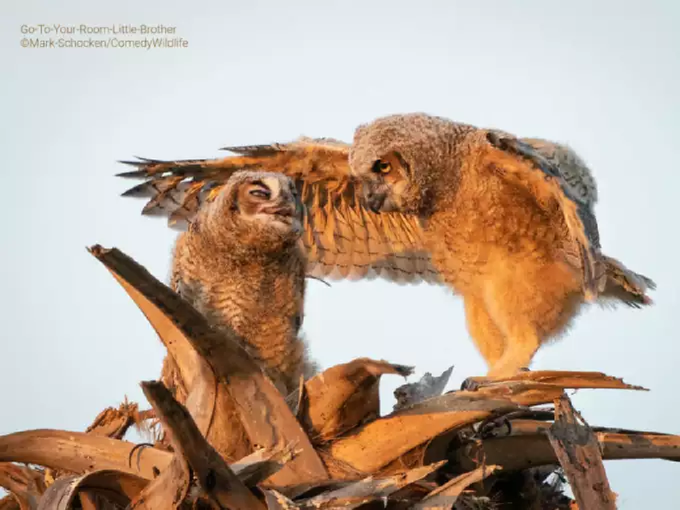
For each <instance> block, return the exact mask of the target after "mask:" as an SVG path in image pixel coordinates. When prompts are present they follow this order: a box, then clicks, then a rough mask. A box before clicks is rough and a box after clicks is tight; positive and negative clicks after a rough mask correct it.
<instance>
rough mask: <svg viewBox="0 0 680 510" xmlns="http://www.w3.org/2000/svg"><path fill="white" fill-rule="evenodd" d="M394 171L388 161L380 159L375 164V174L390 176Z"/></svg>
mask: <svg viewBox="0 0 680 510" xmlns="http://www.w3.org/2000/svg"><path fill="white" fill-rule="evenodd" d="M391 170H392V165H391V164H390V163H388V162H387V161H383V160H381V159H379V160H378V161H376V162H375V163H373V172H374V173H376V174H389V173H390V171H391Z"/></svg>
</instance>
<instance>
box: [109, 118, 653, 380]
mask: <svg viewBox="0 0 680 510" xmlns="http://www.w3.org/2000/svg"><path fill="white" fill-rule="evenodd" d="M227 150H229V151H231V152H233V153H235V154H237V155H236V156H230V157H226V158H223V159H216V160H185V161H157V160H147V159H144V160H140V161H131V162H127V163H129V164H132V165H135V166H137V167H138V168H137V170H134V171H131V172H126V173H123V174H120V175H121V176H124V177H137V178H146V179H147V180H146V181H145V182H144V183H142V184H140V185H138V186H135V187H134V188H131V189H130V190H128V191H127V192H126V193H125V195H129V196H138V195H144V194H148V193H149V192H150V193H151V199H150V200H149V201H148V202H147V204H146V206H145V208H144V210H143V213H145V214H158V213H162V214H167V215H168V216H169V222H170V223H171V224H174V225H177V224H180V223H181V222H184V221H191V218H192V216H193V215H194V214H195V212H196V210H197V208H198V205H199V204H200V203H201V202H202V201H203V200H205V198H204V197H205V196H207V195H209V194H210V193H215V192H216V191H215V190H216V189H219V188H220V186H222V185H223V183H224V182H225V181H226V180H227V179H228V177H229V176H230V175H231V174H232V173H233V172H235V171H236V170H239V169H261V170H268V171H272V172H280V173H283V174H286V175H288V176H289V177H291V178H292V179H294V180H295V183H296V185H297V188H298V190H299V192H300V194H301V197H302V201H303V203H304V205H305V211H306V214H305V217H304V222H303V223H304V231H305V232H304V235H303V237H302V243H303V244H304V246H305V248H306V250H307V254H308V260H309V271H310V272H311V273H312V274H315V275H317V276H326V277H330V278H349V279H357V278H371V277H376V276H379V277H385V278H388V279H390V280H394V281H397V282H411V283H415V282H420V281H426V282H436V283H440V284H444V285H447V286H448V287H449V288H451V289H452V290H453V291H454V292H455V293H457V294H459V295H461V296H462V297H463V301H464V306H465V314H466V321H467V326H468V330H469V332H470V335H471V336H472V338H473V340H474V342H475V344H476V346H477V348H478V350H479V352H480V353H481V355H482V356H483V357H484V359H485V360H486V363H487V365H488V367H489V370H488V375H489V376H493V377H506V376H510V375H513V374H514V373H516V372H517V371H518V370H520V369H522V368H526V367H528V365H529V364H530V361H531V359H532V358H533V356H534V354H535V352H536V351H537V349H538V348H539V347H540V346H541V344H543V343H545V342H546V341H547V340H549V339H551V338H554V337H556V336H558V335H559V334H560V333H561V332H563V331H564V330H565V329H566V328H567V327H568V325H569V324H570V322H571V321H572V320H573V319H574V318H575V317H576V316H577V315H578V313H579V311H580V310H581V308H582V307H583V305H584V304H586V303H588V302H594V301H599V302H604V301H609V302H611V303H616V302H623V303H626V304H628V305H630V306H633V307H640V306H641V305H647V304H649V303H651V300H650V299H649V298H648V296H647V295H646V292H647V290H648V289H653V288H655V285H654V282H653V281H652V280H650V279H649V278H647V277H645V276H642V275H639V274H637V273H634V272H633V271H630V270H628V269H627V268H626V267H625V266H624V265H623V264H621V263H620V262H618V261H617V260H616V259H613V258H610V257H607V256H605V255H604V254H603V253H602V252H601V251H600V241H599V234H598V228H597V222H596V220H595V214H594V209H593V208H594V205H595V202H596V200H597V189H596V186H595V181H594V179H593V177H592V175H591V173H590V170H589V169H588V167H587V166H586V165H585V164H584V163H583V161H582V160H581V159H580V158H579V157H578V156H577V155H576V154H575V153H574V152H573V151H572V150H571V149H569V148H568V147H566V146H563V145H559V144H556V143H553V142H549V141H545V140H541V139H526V138H516V137H514V136H512V135H510V134H507V133H503V132H501V131H497V130H487V129H480V128H476V127H474V126H470V125H466V124H461V123H456V122H452V121H450V120H447V119H444V118H441V117H435V116H431V115H426V114H406V115H392V116H388V117H383V118H380V119H377V120H375V121H373V122H372V123H369V124H365V125H362V126H359V127H358V128H357V130H356V132H355V136H354V141H353V143H352V144H351V145H349V144H345V143H342V142H339V141H336V140H331V139H309V138H301V139H299V140H297V141H295V142H292V143H287V144H272V145H255V146H244V147H231V148H228V149H227Z"/></svg>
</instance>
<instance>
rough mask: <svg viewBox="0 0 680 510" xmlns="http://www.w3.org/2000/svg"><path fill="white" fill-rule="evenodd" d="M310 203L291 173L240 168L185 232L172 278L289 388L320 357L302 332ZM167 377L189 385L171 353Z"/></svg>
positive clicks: (176, 287)
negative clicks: (305, 210) (304, 239)
mask: <svg viewBox="0 0 680 510" xmlns="http://www.w3.org/2000/svg"><path fill="white" fill-rule="evenodd" d="M301 219H302V209H301V206H300V203H299V199H298V198H297V191H296V190H295V187H294V186H293V184H292V182H291V181H290V179H288V178H287V177H285V176H283V175H281V174H271V173H264V172H238V173H235V174H234V175H233V176H231V178H230V179H229V180H228V182H227V184H226V186H225V187H223V188H221V189H220V192H219V193H218V194H216V195H214V196H213V198H212V199H211V200H209V201H207V202H205V203H204V204H203V206H202V207H201V209H200V211H198V214H197V215H196V217H195V219H194V221H193V222H192V224H191V228H189V229H188V231H187V232H184V233H182V234H180V236H179V237H178V239H177V243H176V246H175V252H174V257H173V263H172V276H171V285H172V287H173V289H174V290H176V291H177V292H178V293H179V294H180V295H182V296H183V297H184V298H185V299H186V300H188V301H189V302H190V303H191V304H192V305H194V307H195V308H196V309H197V310H199V311H200V312H201V313H203V314H204V315H205V316H206V317H207V318H208V319H209V320H210V321H211V323H212V324H213V325H214V326H215V327H217V328H220V327H230V328H231V329H233V330H234V331H235V332H236V333H237V334H238V335H239V336H240V337H242V338H243V341H244V346H245V347H246V349H247V350H248V351H249V352H250V353H251V354H252V355H253V356H254V357H255V358H256V359H257V360H260V361H261V362H262V365H263V366H264V367H265V368H266V369H267V371H268V375H269V376H270V377H271V379H272V381H273V382H274V383H275V384H276V385H277V387H278V388H279V389H280V390H281V391H282V392H283V393H284V394H288V393H290V392H291V391H292V390H293V389H295V388H296V387H297V385H298V384H299V379H300V376H301V375H302V376H305V377H309V376H310V375H312V374H313V372H314V370H315V365H314V363H312V362H311V361H310V359H309V357H308V355H307V352H306V346H305V344H304V342H303V341H302V340H301V339H300V337H299V330H300V326H301V325H302V321H303V315H304V309H303V305H304V294H305V267H306V257H305V253H304V251H303V250H302V249H301V245H300V243H299V239H300V235H301V233H302V225H301ZM163 379H164V382H165V383H166V385H168V386H170V387H172V388H175V389H176V390H177V393H178V394H179V398H180V400H183V398H185V397H186V390H185V389H184V388H183V383H182V381H181V380H179V377H178V374H177V371H176V370H175V368H174V362H173V361H172V360H171V359H166V361H165V363H164V369H163Z"/></svg>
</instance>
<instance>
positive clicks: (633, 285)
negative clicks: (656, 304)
mask: <svg viewBox="0 0 680 510" xmlns="http://www.w3.org/2000/svg"><path fill="white" fill-rule="evenodd" d="M602 261H603V262H604V265H605V274H606V278H607V280H606V283H605V287H604V290H603V291H602V293H601V294H600V295H601V297H602V298H604V299H605V300H607V301H610V300H615V301H621V302H623V303H625V304H626V305H628V306H630V307H632V308H641V307H642V306H648V305H651V304H653V301H652V299H651V298H650V297H649V296H648V295H647V294H646V292H647V291H649V290H654V289H656V283H654V281H653V280H652V279H650V278H648V277H646V276H644V275H641V274H638V273H636V272H634V271H631V270H630V269H628V268H627V267H626V266H624V265H623V264H622V263H621V262H619V261H618V260H616V259H614V258H611V257H607V256H606V255H603V256H602Z"/></svg>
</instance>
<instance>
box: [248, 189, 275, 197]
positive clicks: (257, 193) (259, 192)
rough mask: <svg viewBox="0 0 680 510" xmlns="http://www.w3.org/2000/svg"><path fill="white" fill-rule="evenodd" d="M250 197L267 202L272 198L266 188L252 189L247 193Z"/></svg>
mask: <svg viewBox="0 0 680 510" xmlns="http://www.w3.org/2000/svg"><path fill="white" fill-rule="evenodd" d="M249 193H250V194H251V195H252V196H254V197H257V198H263V199H265V200H269V199H270V198H271V196H272V194H271V191H269V190H268V189H266V188H253V189H251V190H250V192H249Z"/></svg>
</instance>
